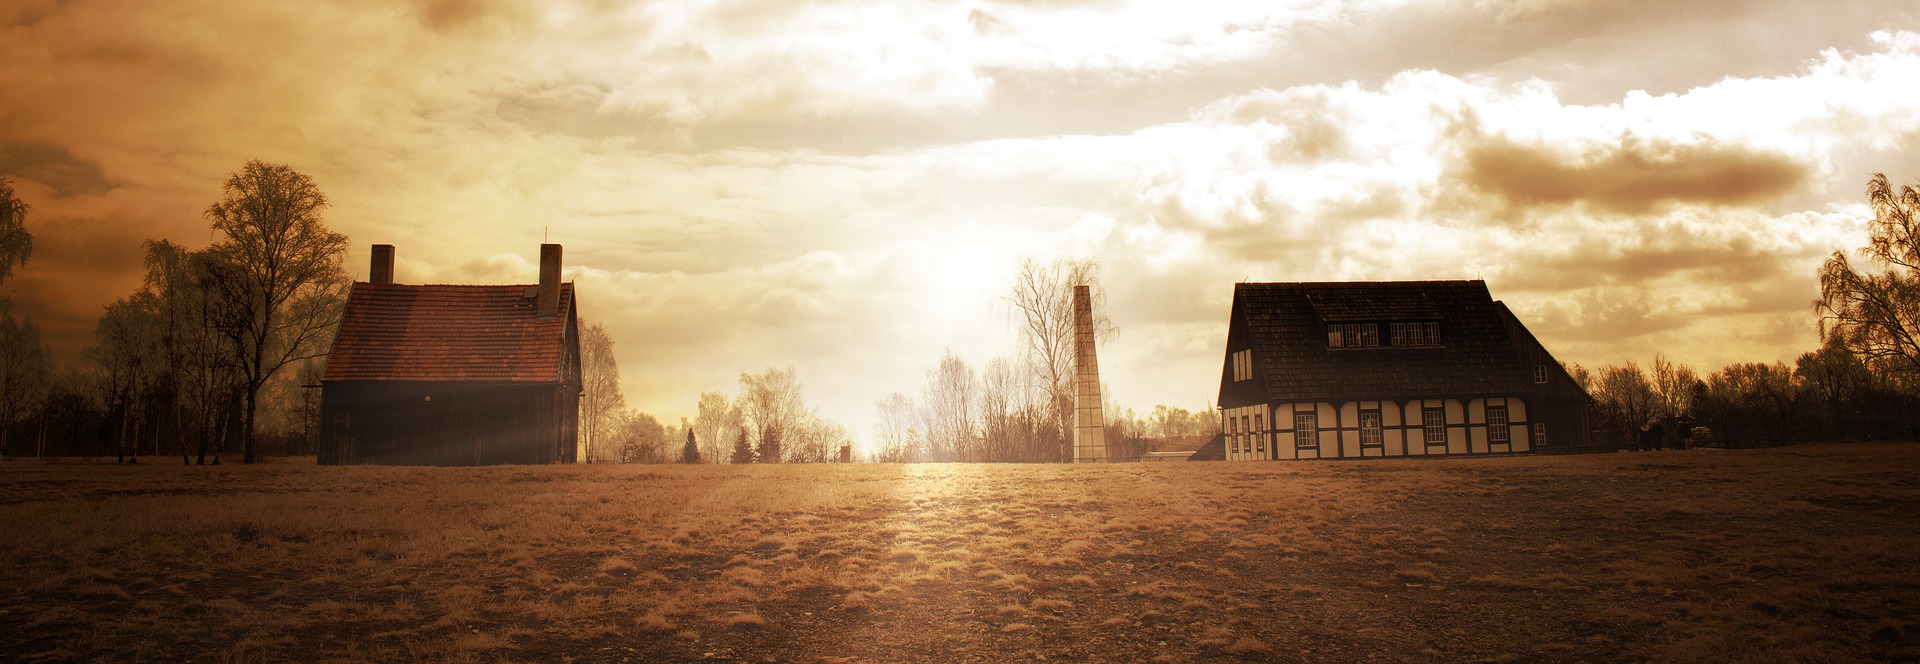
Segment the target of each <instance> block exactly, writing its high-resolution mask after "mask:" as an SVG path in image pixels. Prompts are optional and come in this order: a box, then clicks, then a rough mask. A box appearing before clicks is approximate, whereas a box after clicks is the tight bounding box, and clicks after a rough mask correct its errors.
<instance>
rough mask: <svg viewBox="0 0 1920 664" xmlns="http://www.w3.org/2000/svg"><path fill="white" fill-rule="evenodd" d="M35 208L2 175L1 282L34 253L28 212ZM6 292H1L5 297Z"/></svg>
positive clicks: (0, 182)
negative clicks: (21, 198) (23, 199)
mask: <svg viewBox="0 0 1920 664" xmlns="http://www.w3.org/2000/svg"><path fill="white" fill-rule="evenodd" d="M31 210H33V208H32V207H30V206H28V205H27V204H26V203H25V202H22V201H21V200H20V197H19V196H18V195H16V194H14V191H13V183H12V182H8V181H7V179H6V178H4V177H0V283H6V281H7V278H8V277H11V276H13V270H14V269H15V268H18V267H20V266H22V265H26V264H27V257H28V256H31V255H33V235H32V234H30V233H28V232H27V212H29V211H31ZM5 297H6V296H5V294H0V299H4V298H5Z"/></svg>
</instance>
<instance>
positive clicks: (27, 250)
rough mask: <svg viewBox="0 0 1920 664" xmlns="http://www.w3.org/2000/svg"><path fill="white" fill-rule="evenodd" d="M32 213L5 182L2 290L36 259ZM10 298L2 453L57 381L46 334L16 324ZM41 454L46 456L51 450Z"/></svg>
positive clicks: (2, 332) (1, 332) (4, 329)
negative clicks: (29, 224)
mask: <svg viewBox="0 0 1920 664" xmlns="http://www.w3.org/2000/svg"><path fill="white" fill-rule="evenodd" d="M31 209H32V208H30V207H28V206H27V204H26V203H24V202H21V200H20V198H19V197H18V196H16V195H15V194H14V192H13V184H12V183H11V182H8V181H7V179H6V178H0V284H3V283H6V281H7V278H8V277H10V276H12V275H13V270H14V269H15V268H18V267H20V266H22V265H25V264H26V263H27V257H28V256H30V255H32V254H33V236H32V235H31V234H29V233H27V212H28V211H29V210H31ZM7 296H8V294H7V293H4V292H0V451H4V450H7V449H9V448H8V447H7V445H8V443H9V442H11V441H10V439H9V437H10V435H11V433H12V431H13V428H14V426H15V425H16V424H18V423H19V422H20V420H21V419H23V418H24V417H25V416H26V415H27V414H29V413H37V412H39V410H40V404H41V402H42V401H44V400H45V399H46V396H47V392H48V390H49V388H50V387H51V385H52V377H53V361H52V356H51V355H50V354H49V353H48V352H47V347H46V344H45V343H43V342H42V341H41V338H40V328H38V327H35V326H34V324H33V320H32V319H30V318H25V317H22V318H19V319H15V318H14V317H13V307H12V305H11V304H10V303H9V302H8V301H7ZM43 428H44V427H43ZM37 453H39V454H44V453H45V446H44V445H41V446H39V449H38V452H37Z"/></svg>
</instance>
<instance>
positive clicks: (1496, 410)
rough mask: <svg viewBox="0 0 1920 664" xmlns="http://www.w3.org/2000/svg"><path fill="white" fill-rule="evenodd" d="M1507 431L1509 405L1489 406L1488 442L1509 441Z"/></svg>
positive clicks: (1500, 442) (1499, 442)
mask: <svg viewBox="0 0 1920 664" xmlns="http://www.w3.org/2000/svg"><path fill="white" fill-rule="evenodd" d="M1509 435H1510V434H1509V432H1508V431H1507V407H1506V406H1487V442H1489V443H1493V444H1495V445H1499V444H1503V443H1506V442H1509V441H1510V440H1511V438H1509Z"/></svg>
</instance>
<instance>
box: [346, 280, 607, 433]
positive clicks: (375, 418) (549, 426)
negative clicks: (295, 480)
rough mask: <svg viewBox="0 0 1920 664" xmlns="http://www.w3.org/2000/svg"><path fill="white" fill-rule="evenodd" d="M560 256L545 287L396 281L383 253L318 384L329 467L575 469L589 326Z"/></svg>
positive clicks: (358, 286) (350, 307)
mask: <svg viewBox="0 0 1920 664" xmlns="http://www.w3.org/2000/svg"><path fill="white" fill-rule="evenodd" d="M575 306H576V305H575V298H574V288H573V284H571V283H561V281H560V245H557V244H543V245H541V246H540V282H539V283H537V284H525V285H504V286H472V285H450V284H425V285H409V284H396V283H394V282H393V247H392V245H374V246H373V266H372V272H371V274H370V275H369V280H368V281H365V282H356V283H355V284H353V290H352V293H351V294H350V295H349V296H348V298H347V305H346V312H345V315H344V316H343V317H342V319H341V322H340V331H339V334H338V336H336V337H335V339H334V345H333V353H332V355H331V356H330V357H329V359H328V362H327V370H326V373H325V375H324V377H323V378H322V379H321V381H320V390H321V406H320V410H321V415H320V417H321V423H320V425H321V426H320V447H319V462H320V463H322V464H328V465H334V464H394V465H433V466H470V465H491V464H546V463H572V462H573V461H574V459H575V455H576V444H577V441H578V434H579V422H580V389H581V380H580V325H579V317H578V314H577V311H576V308H575Z"/></svg>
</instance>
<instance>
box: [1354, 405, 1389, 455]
mask: <svg viewBox="0 0 1920 664" xmlns="http://www.w3.org/2000/svg"><path fill="white" fill-rule="evenodd" d="M1384 444H1386V438H1385V437H1384V436H1383V435H1382V434H1381V432H1380V411H1377V410H1363V411H1360V446H1361V447H1380V446H1381V445H1384Z"/></svg>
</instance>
